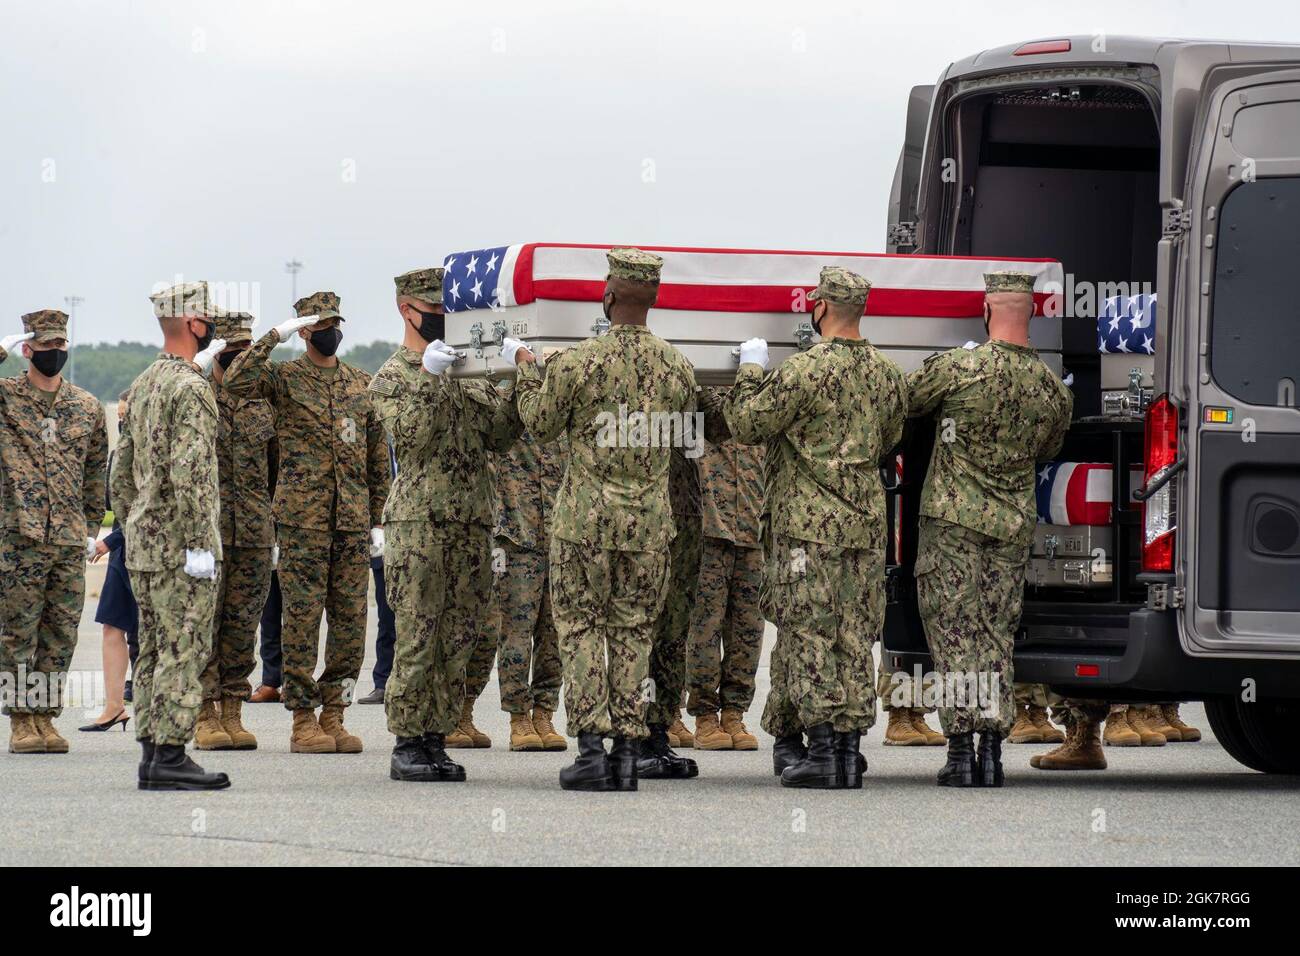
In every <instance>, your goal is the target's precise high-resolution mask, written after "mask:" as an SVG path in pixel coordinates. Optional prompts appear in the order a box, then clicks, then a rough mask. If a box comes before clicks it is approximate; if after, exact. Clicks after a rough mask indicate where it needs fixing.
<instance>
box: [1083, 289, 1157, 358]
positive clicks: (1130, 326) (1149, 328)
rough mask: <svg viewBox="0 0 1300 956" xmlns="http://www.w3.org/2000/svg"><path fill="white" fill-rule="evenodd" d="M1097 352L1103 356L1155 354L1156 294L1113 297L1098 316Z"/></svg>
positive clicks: (1107, 301) (1103, 306)
mask: <svg viewBox="0 0 1300 956" xmlns="http://www.w3.org/2000/svg"><path fill="white" fill-rule="evenodd" d="M1097 351H1098V352H1100V353H1102V354H1103V355H1112V354H1115V353H1129V354H1133V355H1155V354H1156V294H1155V293H1154V292H1151V293H1143V294H1141V295H1117V296H1111V297H1110V298H1109V299H1107V300H1106V302H1105V304H1104V305H1102V307H1101V311H1100V312H1099V313H1098V315H1097Z"/></svg>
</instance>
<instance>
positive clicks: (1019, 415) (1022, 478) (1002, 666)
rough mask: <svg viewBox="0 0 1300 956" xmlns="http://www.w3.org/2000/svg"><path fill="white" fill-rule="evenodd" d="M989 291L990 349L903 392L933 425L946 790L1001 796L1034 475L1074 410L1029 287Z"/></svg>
mask: <svg viewBox="0 0 1300 956" xmlns="http://www.w3.org/2000/svg"><path fill="white" fill-rule="evenodd" d="M984 282H985V293H986V294H985V299H984V318H985V324H986V326H987V328H988V334H989V339H988V341H987V342H985V343H984V344H983V345H980V346H972V347H968V348H958V349H952V350H950V351H947V352H943V353H940V354H938V355H934V356H931V357H930V358H929V359H927V360H926V362H925V364H924V365H923V366H922V367H921V368H919V369H917V370H916V371H915V372H913V373H912V374H911V375H910V376H909V378H908V392H909V400H908V414H909V415H929V414H931V413H934V415H935V417H936V418H937V420H938V421H937V425H936V429H935V436H936V437H935V443H934V453H933V456H932V457H931V459H930V470H929V473H928V474H927V475H926V477H925V485H924V487H923V488H922V491H921V520H920V527H919V529H918V543H917V556H916V569H915V574H916V592H917V604H918V607H919V609H920V613H921V619H922V621H923V623H924V625H925V634H926V641H927V642H928V644H929V645H930V654H931V656H932V657H933V659H934V666H935V670H936V672H937V673H936V681H938V680H939V679H940V678H942V680H943V700H944V703H945V706H943V707H941V708H940V709H939V717H940V720H941V721H942V723H943V729H944V733H945V734H947V736H948V762H947V764H946V765H945V766H944V768H943V770H942V771H940V773H939V785H940V786H956V787H969V786H990V787H994V786H1001V785H1002V760H1001V741H1002V738H1003V737H1005V736H1006V734H1007V732H1008V731H1009V730H1010V728H1011V725H1012V720H1013V718H1014V715H1015V706H1014V703H1013V687H1012V681H1013V675H1012V671H1011V655H1012V644H1013V641H1014V636H1015V630H1016V627H1017V626H1018V624H1019V621H1020V610H1021V606H1022V604H1023V601H1024V590H1025V566H1026V564H1027V563H1028V561H1029V548H1030V544H1031V542H1032V541H1033V536H1034V523H1035V521H1036V516H1037V512H1036V510H1035V506H1034V463H1035V462H1036V461H1041V460H1043V459H1045V458H1048V457H1050V456H1051V455H1054V454H1055V453H1056V451H1057V450H1058V449H1059V448H1060V447H1061V443H1062V441H1064V439H1065V433H1066V430H1067V429H1068V428H1069V426H1070V413H1071V411H1072V410H1073V407H1074V399H1073V396H1072V395H1071V394H1070V390H1069V389H1068V388H1066V387H1065V385H1064V383H1063V382H1062V381H1061V380H1060V378H1058V377H1057V376H1056V374H1055V373H1054V372H1052V370H1051V369H1049V368H1048V367H1047V365H1046V364H1044V363H1043V360H1042V359H1040V358H1039V357H1038V353H1037V352H1035V351H1034V349H1033V347H1032V346H1031V345H1030V344H1029V320H1030V318H1031V317H1032V316H1033V314H1034V297H1033V292H1034V278H1033V276H1032V275H1029V274H1028V273H1023V272H993V273H989V274H987V275H986V276H985V277H984ZM972 698H973V699H972ZM1102 716H1105V714H1104V712H1103V714H1102ZM976 731H978V732H979V735H980V739H979V753H978V756H977V755H976V752H975V746H974V741H973V736H974V733H975V732H976ZM1094 736H1095V734H1094ZM1098 752H1100V746H1098Z"/></svg>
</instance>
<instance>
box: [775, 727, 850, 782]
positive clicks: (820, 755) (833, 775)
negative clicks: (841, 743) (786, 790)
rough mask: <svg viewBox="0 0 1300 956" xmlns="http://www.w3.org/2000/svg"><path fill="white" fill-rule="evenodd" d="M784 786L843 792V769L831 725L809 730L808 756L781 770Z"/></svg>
mask: <svg viewBox="0 0 1300 956" xmlns="http://www.w3.org/2000/svg"><path fill="white" fill-rule="evenodd" d="M781 786H783V787H806V788H810V789H813V790H842V789H844V769H843V766H842V765H841V763H840V761H839V758H838V757H837V756H836V753H835V731H834V730H833V729H832V728H831V725H830V724H829V723H825V724H818V725H817V726H815V727H809V728H808V754H807V756H805V757H804V758H803V759H802V760H800V761H799V762H798V763H796V764H794V765H793V766H790V767H786V768H785V770H783V771H781Z"/></svg>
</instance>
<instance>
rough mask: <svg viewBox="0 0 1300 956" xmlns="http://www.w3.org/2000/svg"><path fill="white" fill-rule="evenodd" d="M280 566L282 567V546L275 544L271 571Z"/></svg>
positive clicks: (272, 551)
mask: <svg viewBox="0 0 1300 956" xmlns="http://www.w3.org/2000/svg"><path fill="white" fill-rule="evenodd" d="M279 566H280V546H279V545H278V544H273V545H271V570H272V571H274V570H275V569H276V568H278V567H279Z"/></svg>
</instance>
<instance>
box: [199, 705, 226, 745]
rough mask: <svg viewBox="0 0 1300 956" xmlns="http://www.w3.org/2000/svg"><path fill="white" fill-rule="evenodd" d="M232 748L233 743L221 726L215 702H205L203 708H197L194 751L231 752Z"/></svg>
mask: <svg viewBox="0 0 1300 956" xmlns="http://www.w3.org/2000/svg"><path fill="white" fill-rule="evenodd" d="M234 746H235V742H234V741H233V740H231V739H230V734H228V733H226V730H225V728H224V727H222V726H221V718H220V717H218V716H217V704H216V702H215V701H211V700H205V701H204V702H203V706H201V707H200V708H199V719H198V722H197V723H195V725H194V749H195V750H233V749H234Z"/></svg>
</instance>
